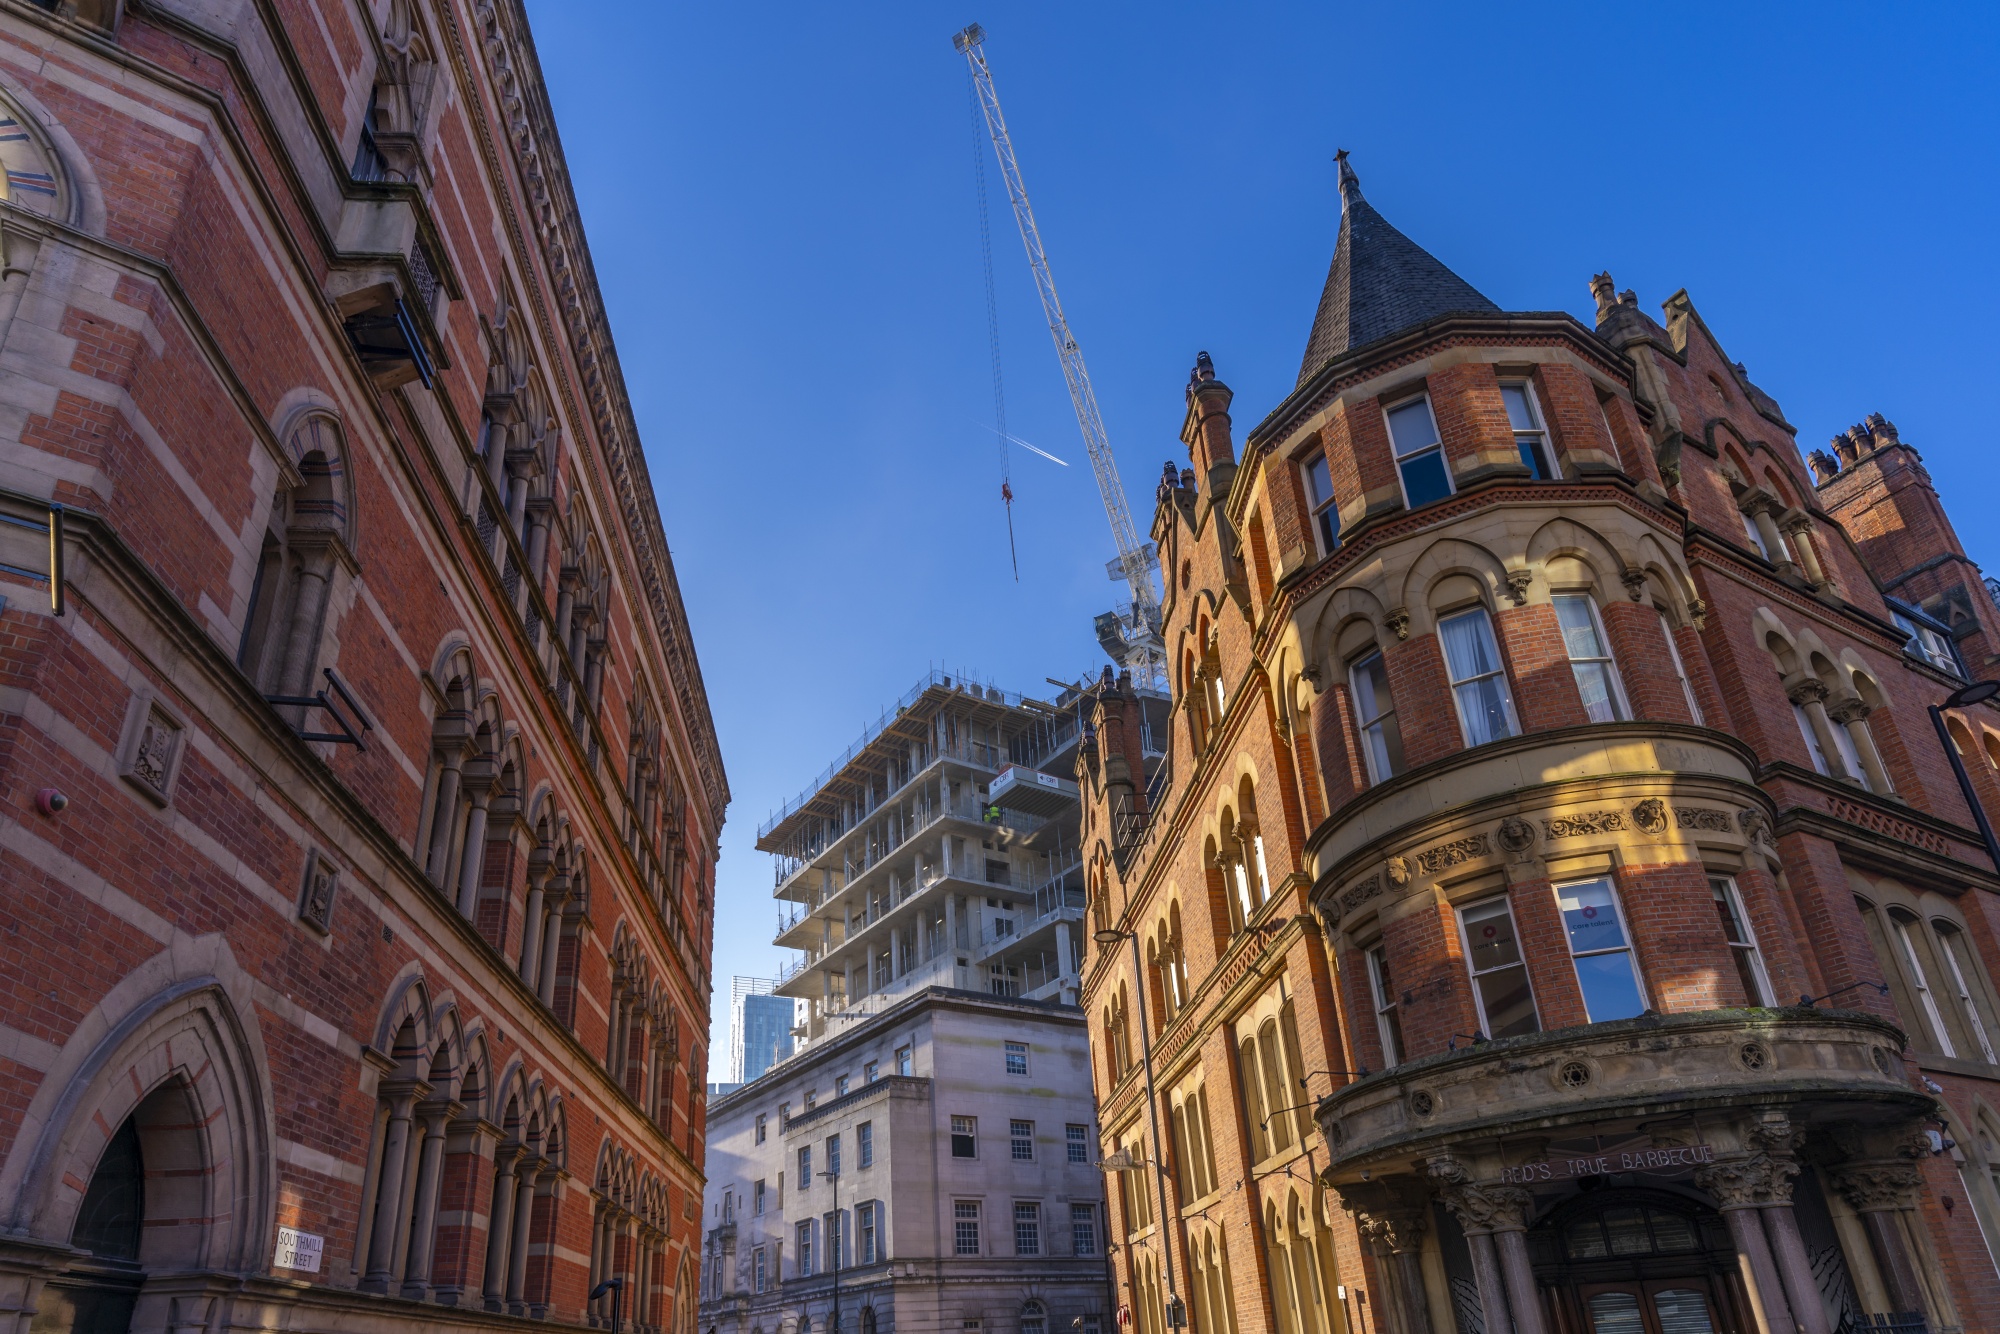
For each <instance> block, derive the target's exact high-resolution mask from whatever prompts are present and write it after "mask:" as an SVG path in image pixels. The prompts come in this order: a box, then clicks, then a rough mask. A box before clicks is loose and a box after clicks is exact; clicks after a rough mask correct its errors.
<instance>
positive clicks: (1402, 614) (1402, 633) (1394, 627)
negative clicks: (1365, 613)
mask: <svg viewBox="0 0 2000 1334" xmlns="http://www.w3.org/2000/svg"><path fill="white" fill-rule="evenodd" d="M1382 619H1383V623H1384V624H1386V625H1387V626H1388V627H1389V633H1390V634H1392V635H1394V636H1396V638H1398V639H1408V638H1409V637H1410V613H1409V609H1408V608H1405V607H1397V608H1396V609H1395V610H1393V611H1391V612H1390V613H1389V614H1388V615H1387V616H1385V617H1383V618H1382Z"/></svg>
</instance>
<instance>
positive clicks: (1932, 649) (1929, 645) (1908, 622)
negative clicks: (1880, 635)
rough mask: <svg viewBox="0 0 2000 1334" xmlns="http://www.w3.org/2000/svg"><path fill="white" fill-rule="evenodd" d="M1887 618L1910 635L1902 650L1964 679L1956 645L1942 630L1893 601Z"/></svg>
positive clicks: (1963, 670)
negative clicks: (1904, 609) (1926, 622)
mask: <svg viewBox="0 0 2000 1334" xmlns="http://www.w3.org/2000/svg"><path fill="white" fill-rule="evenodd" d="M1889 619H1890V620H1892V621H1894V622H1895V623H1896V628H1897V629H1898V630H1901V631H1902V632H1903V633H1904V634H1906V635H1908V636H1909V637H1910V642H1909V643H1907V644H1905V645H1904V646H1903V652H1905V653H1907V654H1909V655H1910V656H1911V657H1914V658H1921V659H1922V660H1923V661H1925V662H1927V663H1929V664H1930V665H1931V666H1933V667H1935V668H1937V669H1938V670H1939V671H1941V672H1949V673H1951V675H1953V676H1956V677H1958V678H1959V679H1960V680H1964V679H1965V668H1964V667H1963V666H1962V665H1961V664H1960V663H1959V660H1958V647H1957V646H1956V645H1955V644H1953V643H1952V642H1951V638H1950V637H1949V636H1948V635H1946V634H1945V633H1944V632H1943V631H1942V630H1940V629H1938V628H1936V627H1935V626H1933V625H1927V624H1925V623H1924V622H1923V621H1919V620H1918V619H1917V618H1916V617H1914V616H1912V615H1910V614H1909V613H1908V612H1905V611H1903V610H1901V609H1900V608H1898V607H1897V606H1896V605H1895V604H1894V603H1891V604H1890V606H1889Z"/></svg>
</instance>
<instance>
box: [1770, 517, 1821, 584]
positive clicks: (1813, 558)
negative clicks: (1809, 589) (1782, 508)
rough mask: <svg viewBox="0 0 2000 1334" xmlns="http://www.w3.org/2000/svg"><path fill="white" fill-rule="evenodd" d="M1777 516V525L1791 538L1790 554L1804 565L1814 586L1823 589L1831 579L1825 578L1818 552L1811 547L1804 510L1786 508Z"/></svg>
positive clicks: (1808, 520) (1807, 576)
mask: <svg viewBox="0 0 2000 1334" xmlns="http://www.w3.org/2000/svg"><path fill="white" fill-rule="evenodd" d="M1779 518H1780V520H1781V522H1780V523H1779V525H1778V527H1779V528H1780V529H1781V530H1782V531H1783V532H1784V534H1785V535H1786V536H1787V537H1789V538H1791V539H1792V554H1793V555H1795V556H1797V557H1798V561H1799V564H1800V565H1802V566H1804V567H1805V574H1806V578H1807V579H1809V580H1811V581H1812V586H1813V587H1814V588H1816V589H1822V590H1824V589H1825V588H1827V587H1828V586H1829V585H1830V584H1831V583H1832V582H1833V581H1832V580H1830V579H1828V578H1827V575H1826V570H1825V568H1824V567H1822V566H1821V565H1820V563H1819V552H1818V551H1816V550H1814V548H1813V542H1812V520H1811V518H1809V517H1808V516H1807V515H1806V513H1805V511H1803V510H1797V509H1793V510H1787V511H1786V512H1785V513H1784V514H1782V515H1780V516H1779Z"/></svg>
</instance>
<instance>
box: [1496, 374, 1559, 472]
mask: <svg viewBox="0 0 2000 1334" xmlns="http://www.w3.org/2000/svg"><path fill="white" fill-rule="evenodd" d="M1500 397H1501V399H1502V400H1504V401H1505V402H1506V404H1507V424H1508V425H1510V426H1512V427H1513V428H1514V447H1515V448H1516V449H1519V450H1520V451H1521V462H1523V463H1525V464H1527V465H1528V471H1529V472H1531V473H1533V474H1534V475H1535V479H1536V480H1537V481H1542V482H1547V481H1553V480H1555V479H1556V478H1558V477H1560V476H1561V475H1562V474H1560V473H1558V472H1557V471H1556V456H1555V451H1554V450H1552V449H1550V448H1549V433H1548V431H1547V429H1546V428H1544V427H1543V425H1542V414H1541V411H1540V410H1539V408H1538V406H1537V405H1536V403H1535V391H1534V389H1533V388H1532V387H1531V386H1530V385H1528V384H1527V382H1526V381H1519V382H1515V383H1503V384H1502V385H1501V386H1500Z"/></svg>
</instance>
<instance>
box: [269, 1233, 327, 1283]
mask: <svg viewBox="0 0 2000 1334" xmlns="http://www.w3.org/2000/svg"><path fill="white" fill-rule="evenodd" d="M325 1249H326V1238H325V1237H322V1236H320V1235H319V1234H318V1233H316V1232H300V1231H298V1230H297V1229H295V1228H289V1227H281V1228H279V1229H278V1249H277V1251H276V1252H275V1253H274V1254H273V1255H272V1256H271V1268H273V1269H296V1270H298V1271H299V1272H300V1273H302V1274H317V1273H318V1272H319V1257H320V1253H321V1252H322V1251H324V1250H325Z"/></svg>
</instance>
